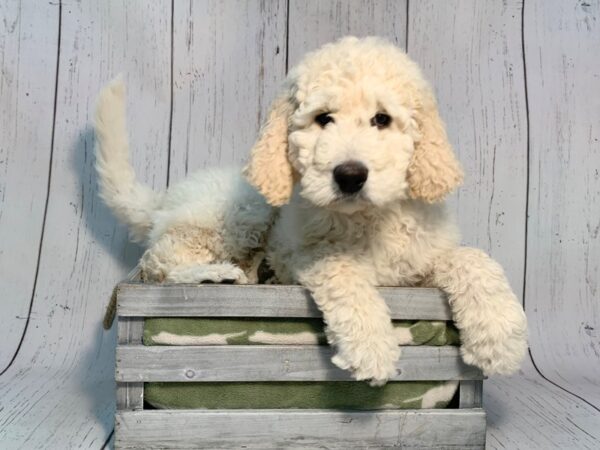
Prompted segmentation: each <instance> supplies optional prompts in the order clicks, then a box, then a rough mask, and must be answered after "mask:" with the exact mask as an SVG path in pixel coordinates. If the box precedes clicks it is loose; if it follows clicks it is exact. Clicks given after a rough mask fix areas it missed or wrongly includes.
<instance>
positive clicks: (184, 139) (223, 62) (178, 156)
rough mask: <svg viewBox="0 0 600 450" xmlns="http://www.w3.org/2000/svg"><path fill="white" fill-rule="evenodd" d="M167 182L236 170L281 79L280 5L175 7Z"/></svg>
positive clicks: (264, 0) (276, 1)
mask: <svg viewBox="0 0 600 450" xmlns="http://www.w3.org/2000/svg"><path fill="white" fill-rule="evenodd" d="M174 7H175V10H174V35H173V46H174V55H173V58H174V59H173V64H174V66H173V132H172V141H171V165H170V180H173V181H175V180H179V179H182V178H184V176H185V175H186V174H187V173H188V172H190V171H194V170H196V169H198V168H201V167H207V166H208V167H211V166H227V165H232V164H239V163H240V162H241V161H242V160H244V159H245V158H246V157H247V155H248V154H249V152H250V148H251V147H252V145H253V144H254V140H255V139H256V135H257V133H258V130H259V128H260V125H261V123H262V121H263V118H264V117H265V113H266V111H267V108H268V106H269V103H270V102H271V100H272V99H274V98H275V92H276V91H277V89H278V86H279V83H281V81H282V80H283V78H284V76H285V59H286V55H285V51H286V16H287V3H286V1H285V0H260V1H244V0H232V1H226V2H223V1H220V0H209V1H202V2H195V1H192V0H188V1H177V2H174Z"/></svg>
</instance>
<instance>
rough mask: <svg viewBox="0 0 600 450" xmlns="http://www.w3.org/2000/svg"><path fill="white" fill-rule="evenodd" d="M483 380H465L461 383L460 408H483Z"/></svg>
mask: <svg viewBox="0 0 600 450" xmlns="http://www.w3.org/2000/svg"><path fill="white" fill-rule="evenodd" d="M482 398H483V381H482V380H463V381H461V382H460V383H459V402H458V404H459V408H481V404H482Z"/></svg>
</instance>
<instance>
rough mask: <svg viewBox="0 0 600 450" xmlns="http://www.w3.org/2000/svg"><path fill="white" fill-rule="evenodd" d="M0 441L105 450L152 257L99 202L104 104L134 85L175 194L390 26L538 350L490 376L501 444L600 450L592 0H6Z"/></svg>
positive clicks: (143, 131)
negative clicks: (124, 320)
mask: <svg viewBox="0 0 600 450" xmlns="http://www.w3.org/2000/svg"><path fill="white" fill-rule="evenodd" d="M0 18H1V19H2V20H0V274H1V276H0V292H2V296H1V297H0V311H1V312H2V313H1V314H0V327H1V328H0V329H2V330H3V338H2V344H0V447H1V448H8V449H11V448H27V449H28V448H77V447H86V448H101V447H103V446H104V445H105V444H106V443H107V442H108V441H109V439H110V436H111V432H112V428H113V424H112V422H113V414H114V408H115V405H114V393H113V390H114V382H113V375H114V374H113V367H114V348H115V344H116V337H115V332H114V330H112V331H110V332H105V331H103V330H102V328H101V320H102V314H103V311H104V308H105V306H106V304H107V303H108V300H109V296H110V292H111V289H112V286H113V285H114V283H115V282H117V281H118V280H119V279H121V278H122V277H123V276H124V275H125V274H126V273H127V271H128V270H129V269H130V268H131V267H132V266H133V265H134V264H135V261H136V259H137V258H138V256H139V255H140V249H139V248H137V247H136V246H134V245H132V244H129V243H128V242H127V236H126V231H125V230H124V229H123V228H122V227H121V226H119V225H118V224H117V223H116V222H115V220H114V219H113V218H112V217H111V215H110V214H109V212H108V211H107V209H106V208H105V207H104V206H103V205H102V204H101V202H100V201H99V199H98V198H97V193H96V190H97V189H96V180H95V175H94V171H93V134H92V131H91V114H92V111H93V104H94V98H95V95H96V93H97V92H98V90H99V89H100V87H101V86H102V85H103V84H105V83H106V82H107V81H108V80H109V79H111V78H112V77H114V76H115V75H116V74H118V73H120V72H122V73H123V74H124V76H125V78H126V80H127V82H128V86H129V112H128V115H129V119H130V129H131V135H132V136H131V141H132V144H133V145H132V147H133V155H132V156H133V162H134V165H135V167H136V170H137V173H138V175H139V177H140V178H141V179H143V180H145V181H146V182H147V183H149V184H150V185H152V186H153V187H155V188H163V187H165V186H166V185H167V184H169V183H172V182H173V181H175V180H179V179H181V178H183V177H184V176H185V174H186V173H188V172H189V171H192V170H194V169H196V168H199V167H204V166H210V165H226V164H231V163H239V162H241V161H243V159H244V158H245V155H246V154H247V151H248V149H249V147H250V145H251V143H252V141H253V139H254V137H255V135H256V132H257V130H258V126H259V124H260V122H261V120H262V118H263V117H264V113H265V110H266V108H267V106H268V103H269V102H270V101H271V100H272V99H273V97H274V95H275V92H276V89H277V85H278V83H279V82H280V81H281V80H282V79H283V77H284V76H285V73H286V71H287V69H288V68H289V67H290V66H291V65H293V64H294V63H295V62H297V61H298V60H299V58H300V57H301V55H302V54H303V53H304V52H306V51H307V50H310V49H312V48H315V47H316V46H318V45H320V44H321V43H324V42H327V41H329V40H332V39H334V38H336V37H338V36H342V35H346V34H356V35H366V34H377V35H383V36H387V37H388V38H390V39H392V40H393V41H394V42H396V43H397V44H398V45H400V46H402V47H405V48H407V49H408V52H409V53H410V54H411V56H412V57H413V58H415V59H416V60H417V61H418V62H419V63H420V64H421V65H422V67H423V70H424V72H425V74H426V75H427V77H428V78H429V79H430V80H431V82H432V83H433V85H434V86H435V89H436V92H437V94H438V99H439V103H440V109H441V113H442V115H443V117H444V118H445V119H446V122H447V124H448V132H449V135H450V138H451V140H452V142H453V143H454V145H455V146H456V148H457V151H458V153H459V156H460V159H461V161H462V163H463V165H464V166H465V170H466V173H467V180H466V183H465V186H464V187H463V188H462V189H461V190H460V192H459V193H458V194H457V195H456V196H454V197H453V199H452V205H453V206H452V207H453V208H454V210H455V211H456V214H457V217H458V220H459V222H460V225H461V228H462V230H463V235H464V242H465V243H467V244H470V245H475V246H479V247H481V248H483V249H485V250H487V251H488V252H490V253H491V254H492V255H493V256H494V257H495V258H497V259H498V260H499V261H500V262H501V263H502V264H503V265H504V267H505V268H506V271H507V274H508V277H509V279H510V281H511V284H512V286H513V288H514V289H515V291H516V292H517V294H518V295H519V296H520V298H522V300H523V302H524V305H525V309H526V312H527V316H528V318H529V322H530V327H531V336H530V350H531V360H530V361H529V362H528V363H527V364H526V365H525V366H524V368H523V372H522V373H521V374H519V375H517V376H515V377H512V378H498V379H491V380H488V381H487V382H486V383H485V398H484V400H485V405H486V409H487V411H488V417H489V422H490V426H489V432H488V446H489V448H498V449H500V448H501V449H507V448H508V449H513V448H517V449H518V448H522V449H536V448H539V449H548V448H600V376H599V375H598V374H599V373H600V334H599V333H600V298H599V297H600V294H599V288H600V286H599V285H598V283H599V280H600V238H599V232H598V230H599V227H600V204H599V203H600V202H599V197H600V176H599V175H598V171H599V170H600V142H599V140H600V120H599V119H600V95H598V92H600V57H599V54H598V49H599V48H600V1H599V0H586V1H582V0H524V1H523V0H519V1H517V0H505V1H502V2H501V1H495V2H491V1H488V2H481V1H476V0H449V1H444V2H441V1H435V0H419V1H416V0H374V1H363V0H349V1H342V0H336V1H334V0H268V1H267V0H264V1H232V0H227V1H220V0H203V1H192V0H181V1H180V0H177V1H174V2H173V1H170V0H155V1H152V2H146V1H142V0H106V1H102V2H98V1H91V0H82V1H80V2H72V1H66V0H64V1H60V0H56V1H47V2H40V1H36V0H20V1H9V0H4V1H1V0H0Z"/></svg>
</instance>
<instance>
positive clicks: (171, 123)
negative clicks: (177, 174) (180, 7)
mask: <svg viewBox="0 0 600 450" xmlns="http://www.w3.org/2000/svg"><path fill="white" fill-rule="evenodd" d="M174 40H175V0H171V74H170V75H171V80H170V85H171V86H170V89H171V92H170V94H171V99H170V105H169V133H168V140H169V142H168V145H167V147H168V153H167V182H166V184H167V187H169V183H170V181H171V147H172V140H173V139H172V137H173V90H174V89H173V70H174V69H173V66H174V63H173V59H174V55H175V51H174V47H175V46H174Z"/></svg>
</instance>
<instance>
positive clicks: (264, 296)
mask: <svg viewBox="0 0 600 450" xmlns="http://www.w3.org/2000/svg"><path fill="white" fill-rule="evenodd" d="M379 291H380V292H381V294H382V295H383V297H384V298H385V299H386V301H387V304H388V306H389V308H390V312H391V315H392V318H394V319H404V320H413V319H421V320H451V319H452V314H451V312H450V308H449V306H448V301H447V299H446V297H445V295H444V293H443V292H441V291H440V290H438V289H428V288H387V287H382V288H379ZM117 299H118V310H119V315H120V316H123V317H125V316H144V317H157V316H158V317H160V316H165V317H187V316H190V317H191V316H206V317H219V316H220V317H232V316H239V317H321V312H320V311H319V310H318V309H317V307H316V305H315V304H314V302H313V300H312V299H311V297H310V294H309V293H308V291H307V290H306V289H304V288H303V287H301V286H269V285H264V286H259V285H248V286H230V285H182V284H179V285H151V284H142V283H121V284H120V285H119V290H118V294H117Z"/></svg>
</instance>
